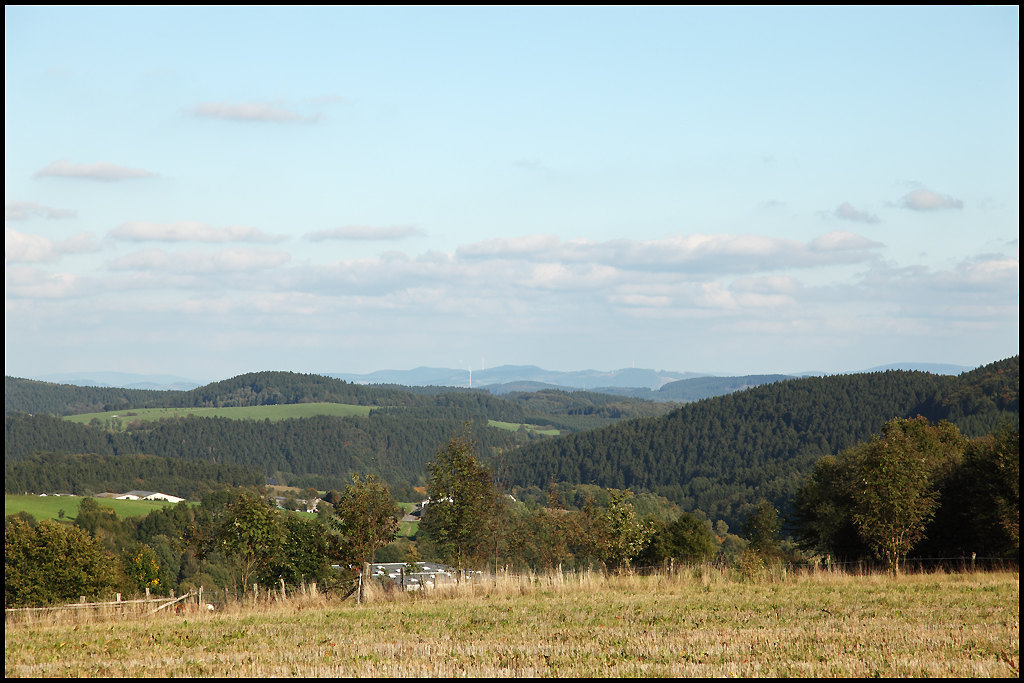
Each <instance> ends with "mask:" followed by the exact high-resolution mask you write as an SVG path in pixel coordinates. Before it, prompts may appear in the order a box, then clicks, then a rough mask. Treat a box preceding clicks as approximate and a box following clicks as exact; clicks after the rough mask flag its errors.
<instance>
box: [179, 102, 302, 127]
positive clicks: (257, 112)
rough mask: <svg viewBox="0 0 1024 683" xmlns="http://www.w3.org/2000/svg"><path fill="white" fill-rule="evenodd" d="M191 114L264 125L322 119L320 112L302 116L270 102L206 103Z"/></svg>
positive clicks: (194, 108) (194, 109) (193, 109)
mask: <svg viewBox="0 0 1024 683" xmlns="http://www.w3.org/2000/svg"><path fill="white" fill-rule="evenodd" d="M189 113H190V114H192V115H193V116H201V117H204V118H212V119H224V120H226V121H246V122H252V121H255V122H262V123H311V122H313V121H318V120H319V119H320V118H321V117H322V115H321V114H320V113H319V112H317V113H316V114H314V115H313V116H302V115H301V114H296V113H295V112H293V111H291V110H290V109H287V108H286V107H284V106H282V105H280V104H272V103H270V102H204V103H202V104H199V105H196V106H195V107H193V108H192V109H191V110H189Z"/></svg>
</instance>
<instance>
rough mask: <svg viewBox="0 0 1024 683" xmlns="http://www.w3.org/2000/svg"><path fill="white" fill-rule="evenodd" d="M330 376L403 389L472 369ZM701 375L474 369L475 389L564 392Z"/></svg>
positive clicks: (464, 378) (463, 377) (462, 380)
mask: <svg viewBox="0 0 1024 683" xmlns="http://www.w3.org/2000/svg"><path fill="white" fill-rule="evenodd" d="M327 376H328V377H334V378H335V379H343V380H345V381H346V382H356V383H358V384H401V385H404V386H432V385H433V386H463V387H468V386H469V380H470V371H469V369H468V368H467V369H463V370H456V369H453V368H428V367H418V368H413V369H412V370H378V371H376V372H371V373H367V374H356V373H339V372H331V373H327ZM703 376H704V375H703V373H698V372H675V371H671V370H650V369H647V368H624V369H622V370H612V371H602V370H593V369H588V370H578V371H574V372H560V371H558V370H545V369H543V368H540V367H538V366H536V365H500V366H498V367H495V368H487V369H486V370H479V369H478V370H473V386H474V387H487V386H488V385H491V384H510V383H513V382H539V383H543V384H549V385H554V386H555V387H556V388H565V389H593V388H594V387H598V386H611V385H614V386H621V387H634V388H643V387H646V388H648V389H655V390H656V389H660V388H661V387H662V386H664V385H665V384H668V383H669V382H676V381H678V380H681V379H690V378H692V377H703Z"/></svg>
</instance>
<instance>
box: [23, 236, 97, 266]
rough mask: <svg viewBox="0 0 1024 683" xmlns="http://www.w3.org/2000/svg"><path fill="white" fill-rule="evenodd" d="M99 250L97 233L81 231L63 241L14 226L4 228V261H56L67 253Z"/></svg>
mask: <svg viewBox="0 0 1024 683" xmlns="http://www.w3.org/2000/svg"><path fill="white" fill-rule="evenodd" d="M94 251H99V245H98V244H97V243H96V238H95V235H93V234H92V233H88V232H80V233H78V234H76V235H72V236H71V237H69V238H68V239H66V240H64V241H62V242H56V241H54V240H51V239H50V238H49V237H43V236H42V235H27V234H25V233H23V232H19V231H17V230H14V229H12V228H5V229H4V261H5V262H6V263H55V262H56V261H60V260H61V258H63V256H64V255H65V254H85V253H89V252H94Z"/></svg>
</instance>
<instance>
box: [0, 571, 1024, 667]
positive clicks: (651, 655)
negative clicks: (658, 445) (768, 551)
mask: <svg viewBox="0 0 1024 683" xmlns="http://www.w3.org/2000/svg"><path fill="white" fill-rule="evenodd" d="M1019 597H1020V581H1019V575H1018V573H1017V572H991V573H980V572H979V573H962V574H944V573H935V574H908V575H903V576H900V577H896V578H893V577H889V576H850V575H844V574H832V573H827V572H821V573H817V574H792V573H791V574H789V575H781V574H776V575H775V576H772V575H770V574H767V573H764V574H762V575H761V576H760V577H758V578H756V579H755V580H753V581H750V580H745V579H742V578H741V577H739V576H737V575H736V574H735V573H733V572H731V571H727V570H718V569H714V568H710V567H705V568H695V569H689V570H684V571H682V572H680V573H679V574H677V575H671V576H666V575H659V576H646V577H644V576H612V577H606V576H603V575H598V574H583V575H564V576H560V575H557V574H556V575H550V576H508V577H499V578H498V579H496V580H491V581H485V582H483V583H478V584H472V585H467V584H463V585H458V586H452V587H449V588H438V589H436V590H434V591H430V592H427V593H425V594H417V593H406V594H402V593H389V592H384V591H382V590H380V589H375V590H373V591H372V592H370V594H369V595H368V599H367V600H366V601H365V602H364V604H362V605H356V604H354V603H353V602H348V601H347V602H338V601H331V600H330V599H324V598H322V597H318V598H310V597H303V596H298V597H295V598H289V599H288V600H287V601H279V600H276V599H274V600H271V601H269V602H266V603H261V604H258V605H256V606H255V607H254V606H253V605H252V603H251V601H247V602H244V603H236V604H229V605H226V606H223V607H222V608H221V609H219V610H218V611H216V612H212V613H203V614H199V613H192V614H186V615H175V614H173V613H172V614H164V613H163V612H161V613H159V614H157V615H154V616H148V617H142V616H113V615H108V616H100V615H87V614H68V613H61V614H52V613H49V614H47V615H45V616H40V615H38V614H36V615H34V616H32V617H31V618H26V617H25V615H24V613H21V614H19V615H17V616H14V617H8V619H7V623H6V626H5V638H4V673H5V675H6V676H8V677H14V676H104V677H107V676H128V677H138V676H259V677H267V676H374V677H381V676H403V677H410V676H516V677H519V676H801V677H811V676H827V677H834V676H950V677H956V676H1016V675H1018V668H1017V667H1018V663H1019V653H1020V631H1019V615H1020V609H1019Z"/></svg>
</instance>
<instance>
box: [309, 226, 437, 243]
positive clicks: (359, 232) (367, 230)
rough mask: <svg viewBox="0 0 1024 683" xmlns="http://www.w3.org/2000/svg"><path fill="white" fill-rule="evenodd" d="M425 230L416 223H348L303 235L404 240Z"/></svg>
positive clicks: (313, 239)
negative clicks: (374, 224) (389, 224)
mask: <svg viewBox="0 0 1024 683" xmlns="http://www.w3.org/2000/svg"><path fill="white" fill-rule="evenodd" d="M424 235H426V233H425V232H423V231H422V230H420V229H419V228H417V227H416V226H415V225H395V226H391V227H388V228H372V227H370V226H368V225H346V226H344V227H341V228H334V229H333V230H319V231H316V232H307V233H306V234H305V235H303V237H305V238H306V239H307V240H309V241H311V242H323V241H324V240H402V239H405V238H407V237H421V236H424Z"/></svg>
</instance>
